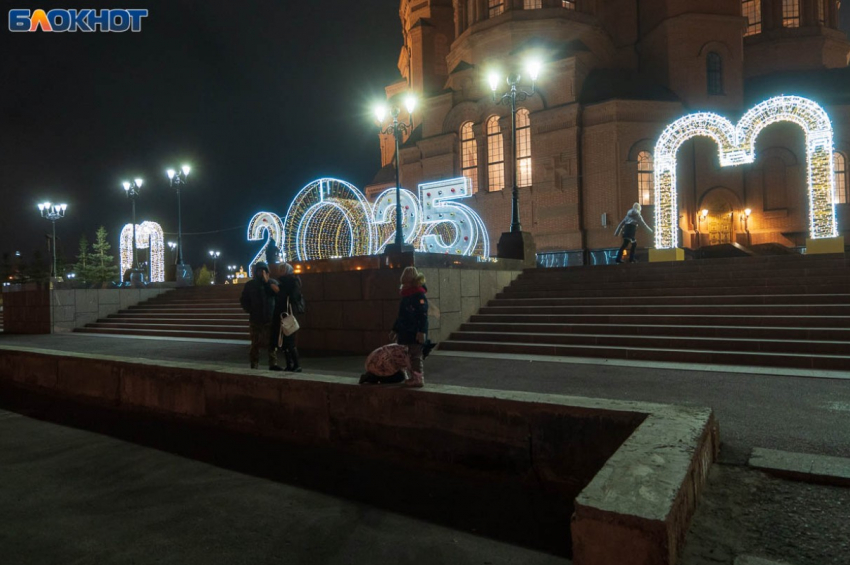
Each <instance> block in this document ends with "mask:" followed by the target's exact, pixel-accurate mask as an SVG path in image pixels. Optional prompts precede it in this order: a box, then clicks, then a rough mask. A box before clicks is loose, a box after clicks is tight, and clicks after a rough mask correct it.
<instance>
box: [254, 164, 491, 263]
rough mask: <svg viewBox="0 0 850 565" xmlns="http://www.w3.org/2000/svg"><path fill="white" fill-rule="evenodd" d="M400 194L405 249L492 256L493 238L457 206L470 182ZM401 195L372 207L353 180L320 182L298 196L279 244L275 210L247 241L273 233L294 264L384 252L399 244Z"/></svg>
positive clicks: (390, 194) (259, 219)
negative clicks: (397, 211)
mask: <svg viewBox="0 0 850 565" xmlns="http://www.w3.org/2000/svg"><path fill="white" fill-rule="evenodd" d="M400 194H401V206H402V226H403V229H404V234H405V238H404V239H405V243H406V244H411V245H413V247H414V248H415V249H417V250H419V251H423V252H428V253H442V254H450V255H467V256H474V257H478V258H479V260H488V259H489V256H490V238H489V235H488V234H487V229H486V227H485V226H484V222H483V221H482V220H481V218H480V217H479V216H478V214H477V213H476V212H475V211H474V210H473V209H472V208H470V207H469V206H466V205H464V204H460V203H458V202H456V201H457V200H460V199H464V198H469V197H471V196H472V185H471V182H470V180H469V179H468V178H466V177H460V178H456V179H449V180H442V181H438V182H434V183H426V184H422V185H419V196H418V197H417V196H416V195H415V194H413V193H412V192H410V191H408V190H401V192H400ZM395 198H396V191H395V189H394V188H393V189H389V190H386V191H384V192H383V193H381V194H380V195H379V196H378V198H377V200H376V201H375V204H374V205H371V204H369V202H368V201H367V200H366V197H365V196H363V194H362V193H361V192H360V191H359V190H358V189H357V188H356V187H355V186H354V185H352V184H350V183H347V182H345V181H341V180H338V179H332V178H322V179H318V180H315V181H313V182H311V183H310V184H308V185H307V186H305V187H304V188H302V189H301V190H300V191H299V192H298V194H296V195H295V198H294V200H293V201H292V204H291V205H290V206H289V210H288V212H287V214H286V218H285V219H284V220H283V222H282V227H281V228H280V229H281V231H282V234H283V235H282V237H281V238H280V239H277V238H276V233H277V229H278V227H276V226H277V225H278V223H279V222H280V218H278V216H276V215H275V214H273V213H271V212H260V213H258V214H256V215H255V216H254V217H253V218H252V220H251V223H250V224H249V226H248V239H249V241H257V240H260V239H262V234H263V232H264V231H269V230H270V231H269V233H271V237H272V239H275V241H278V242H282V245H281V246H280V247H281V251H282V254H283V256H284V257H287V258H288V259H289V260H296V261H310V260H315V259H334V258H342V257H357V256H363V255H374V254H379V253H382V252H383V251H384V250H385V249H386V247H387V245H388V244H390V243H393V242H394V241H395V206H396V202H395ZM278 245H280V243H279V244H278ZM264 251H265V249H263V250H262V251H261V252H260V253H259V254H258V255H257V257H255V258H254V261H253V262H252V264H253V263H255V262H257V261H258V260H260V258H261V257H262V254H263V253H264Z"/></svg>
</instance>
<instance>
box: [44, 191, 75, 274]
mask: <svg viewBox="0 0 850 565" xmlns="http://www.w3.org/2000/svg"><path fill="white" fill-rule="evenodd" d="M67 209H68V205H67V204H51V203H50V202H43V203H41V204H39V205H38V210H39V211H40V212H41V217H42V218H45V219H47V220H50V222H51V223H52V224H53V269H52V270H51V272H50V276H51V277H53V279H54V280H55V279H59V280H61V277H57V276H56V221H57V220H61V219H62V218H64V217H65V210H67Z"/></svg>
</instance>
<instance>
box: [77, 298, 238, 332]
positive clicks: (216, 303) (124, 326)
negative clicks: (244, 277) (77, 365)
mask: <svg viewBox="0 0 850 565" xmlns="http://www.w3.org/2000/svg"><path fill="white" fill-rule="evenodd" d="M241 292H242V286H241V285H237V286H231V285H222V286H204V287H189V288H179V289H177V290H174V291H172V292H167V293H165V294H161V295H159V296H157V297H156V298H152V299H151V300H148V301H147V302H143V303H141V304H139V305H137V306H132V307H130V308H128V309H127V310H122V311H120V312H118V313H116V314H112V315H110V316H108V317H106V318H101V319H99V320H98V321H97V322H95V323H92V324H88V325H86V327H84V328H77V329H76V330H75V331H76V332H79V333H94V334H105V335H125V336H128V335H129V336H138V337H166V338H167V337H172V338H189V339H228V340H241V341H247V340H249V339H250V338H249V336H248V314H246V313H245V312H243V311H242V308H241V307H240V306H239V295H240V293H241Z"/></svg>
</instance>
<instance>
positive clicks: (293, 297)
mask: <svg viewBox="0 0 850 565" xmlns="http://www.w3.org/2000/svg"><path fill="white" fill-rule="evenodd" d="M279 268H280V269H281V270H282V271H283V274H282V276H281V277H280V285H279V287H280V291H279V292H278V295H277V300H276V301H275V310H274V316H273V321H272V331H271V340H272V343H271V344H270V345H269V347H270V348H274V347H277V345H278V337H279V335H280V317H281V315H283V314H285V313H286V312H287V311H288V310H289V309H290V308H291V310H292V314H293V315H294V314H303V313H304V310H305V308H304V296H303V295H302V294H301V277H299V276H298V275H296V274H295V269H294V268H293V267H292V265H290V264H289V263H282V264H281V265H280V267H279ZM297 335H298V332H295V333H292V334H289V335H285V336H283V347H281V349H282V350H283V356H284V358H285V359H286V367H284V368H283V370H284V371H290V372H292V373H300V372H301V362H300V359H299V358H298V347H297V344H296V336H297Z"/></svg>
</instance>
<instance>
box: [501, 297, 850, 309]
mask: <svg viewBox="0 0 850 565" xmlns="http://www.w3.org/2000/svg"><path fill="white" fill-rule="evenodd" d="M619 304H623V305H635V304H640V305H646V306H648V305H656V304H658V305H676V304H680V305H688V304H697V305H706V304H712V305H737V304H745V305H755V304H772V305H783V304H850V294H755V295H748V294H737V295H736V294H731V295H729V294H727V295H715V294H709V295H704V296H691V295H685V296H637V297H623V296H598V297H578V296H553V297H544V298H508V297H507V296H503V295H500V296H499V297H498V298H495V299H494V300H491V301H490V302H489V303H488V304H487V306H522V307H526V306H571V305H576V306H591V305H599V306H606V305H619Z"/></svg>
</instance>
